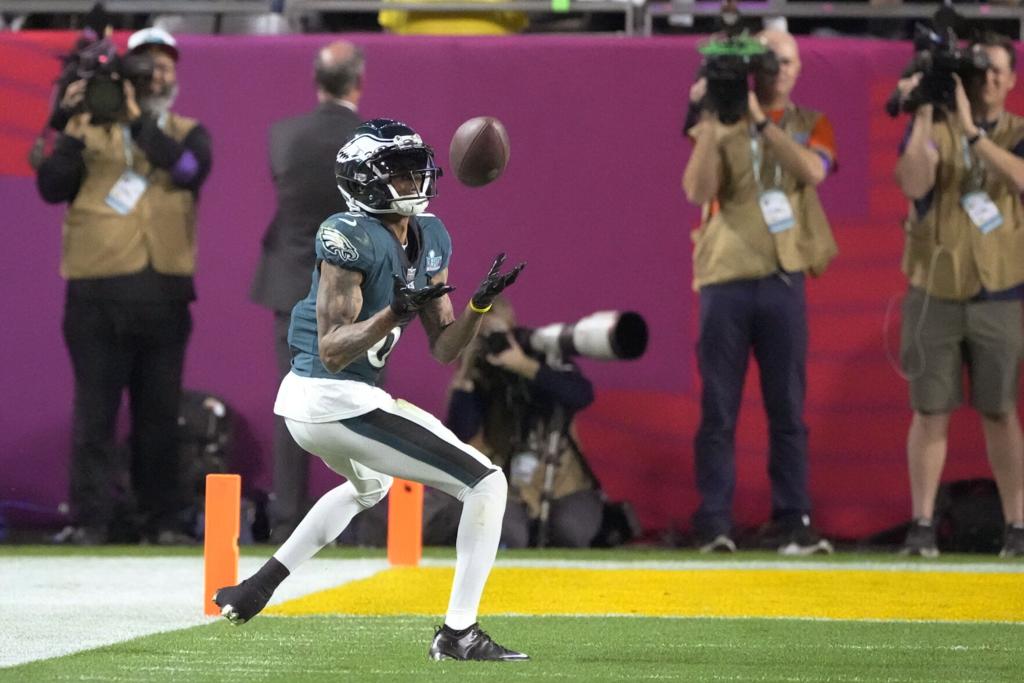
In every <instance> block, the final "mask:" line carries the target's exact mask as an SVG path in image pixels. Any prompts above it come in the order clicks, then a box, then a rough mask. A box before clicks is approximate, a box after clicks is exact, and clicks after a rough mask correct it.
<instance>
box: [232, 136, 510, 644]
mask: <svg viewBox="0 0 1024 683" xmlns="http://www.w3.org/2000/svg"><path fill="white" fill-rule="evenodd" d="M335 174H336V176H337V181H338V188H339V189H340V190H341V193H342V195H344V197H345V199H346V201H347V202H348V205H349V209H350V211H348V212H347V213H340V214H336V215H334V216H331V217H330V218H328V219H327V220H326V221H324V222H323V224H322V225H321V226H320V229H319V231H318V232H317V236H316V265H315V266H314V269H313V283H312V287H310V290H309V294H308V295H307V296H306V298H305V299H303V300H302V301H300V302H299V303H298V304H296V305H295V308H294V309H293V310H292V320H291V328H290V330H289V334H288V342H289V346H290V347H291V351H292V368H291V372H289V373H288V375H287V376H286V377H285V378H284V379H283V380H282V382H281V388H280V390H279V392H278V395H277V402H276V404H275V406H274V412H276V413H277V414H278V415H281V416H283V417H284V418H285V422H286V424H287V425H288V430H289V431H290V432H291V434H292V437H294V439H295V440H296V442H297V443H298V444H299V445H300V446H302V448H304V449H305V450H307V451H309V452H310V453H313V454H315V455H317V456H319V457H320V458H321V459H322V460H323V461H324V462H325V463H326V464H327V465H328V466H329V467H330V468H331V469H333V470H334V471H335V472H337V473H338V474H341V475H342V476H344V477H345V478H346V479H347V480H348V481H346V482H345V483H344V484H342V485H341V486H339V487H337V488H335V489H333V490H331V491H328V492H327V493H326V494H325V495H324V496H323V497H322V498H321V499H320V500H319V501H317V503H316V504H315V505H314V506H313V508H312V509H311V510H310V511H309V513H308V514H307V515H306V517H305V518H304V519H303V520H302V522H301V523H300V524H299V525H298V527H296V529H295V532H294V533H293V534H292V535H291V536H290V537H289V538H288V540H287V541H285V543H284V545H282V546H281V547H280V549H279V550H278V551H277V552H276V553H274V556H273V557H272V558H270V560H268V561H267V563H266V564H264V565H263V567H262V568H261V569H260V570H259V571H258V572H256V574H254V575H253V576H251V577H249V578H248V579H246V580H245V581H243V582H242V583H240V584H238V585H236V586H229V587H226V588H222V589H220V590H219V591H218V592H217V593H216V594H215V595H214V597H213V600H214V602H215V603H216V604H217V605H218V606H219V607H220V608H221V613H222V614H223V615H224V616H225V617H227V618H228V619H229V620H230V621H231V622H233V623H235V624H242V623H245V622H246V621H248V620H249V619H251V618H253V617H254V616H255V615H256V614H258V613H259V612H260V610H262V609H263V607H264V606H266V604H267V601H268V600H269V599H270V596H271V594H272V593H273V592H274V589H275V588H276V587H277V586H278V585H279V584H280V583H281V581H282V580H284V578H285V577H287V576H288V574H289V573H290V572H292V571H294V570H295V568H296V567H297V566H298V565H299V564H301V563H302V562H303V561H305V560H307V559H309V558H310V557H312V556H313V555H314V554H315V553H316V552H317V551H318V550H320V548H322V547H323V546H325V545H326V544H328V543H330V542H331V541H332V540H334V539H335V538H336V537H337V536H338V534H340V533H341V532H342V531H343V530H344V529H345V527H346V526H347V525H348V523H349V522H350V521H351V520H352V518H353V517H354V516H355V515H356V514H358V513H359V512H360V511H362V510H365V509H367V508H370V507H372V506H373V505H375V504H377V503H378V502H379V501H380V500H381V499H382V498H384V496H385V495H386V494H387V492H388V489H389V488H390V487H391V482H392V477H401V478H402V479H407V480H412V481H418V482H422V483H424V484H427V485H429V486H433V487H435V488H437V489H440V490H442V491H445V492H446V493H448V494H450V495H452V496H455V497H456V498H458V499H459V500H460V501H462V503H463V509H462V518H461V522H460V524H459V532H458V540H457V542H456V564H455V579H454V582H453V585H452V592H451V597H450V600H449V603H448V611H447V614H446V615H445V622H444V626H442V627H441V628H439V629H437V631H436V633H435V635H434V639H433V641H432V642H431V645H430V648H429V655H430V657H431V658H432V659H435V660H438V659H460V660H523V659H528V657H527V656H526V655H525V654H522V653H520V652H514V651H512V650H509V649H506V648H504V647H502V646H501V645H498V644H497V643H495V642H494V641H493V640H492V639H491V638H490V636H488V635H487V634H486V633H484V632H483V631H482V630H481V629H480V627H479V625H478V624H477V621H476V616H477V609H478V607H479V604H480V597H481V595H482V593H483V589H484V584H485V582H486V581H487V576H488V574H489V573H490V570H491V566H492V565H493V564H494V557H495V554H496V553H497V548H498V538H499V536H500V533H501V520H502V516H503V514H504V511H505V496H506V491H507V483H506V480H505V476H504V474H503V473H502V471H501V469H500V468H498V467H495V466H494V465H492V464H491V462H490V461H489V460H488V459H487V458H486V457H485V456H484V455H483V454H481V453H480V452H479V451H477V450H476V449H475V448H473V447H472V446H469V445H467V444H465V443H462V442H461V441H460V440H459V439H458V438H457V437H456V436H455V435H454V434H453V433H452V432H450V431H449V430H448V429H447V428H446V427H444V425H442V424H441V422H440V421H439V420H437V419H436V418H434V417H433V416H432V415H429V414H428V413H426V412H424V411H423V410H420V409H419V408H417V407H415V406H414V405H412V404H410V403H407V402H405V401H402V400H396V399H394V398H392V397H391V396H390V395H389V394H388V393H387V392H385V391H384V390H383V389H381V388H379V387H378V386H377V381H378V378H379V376H380V373H381V371H382V370H383V369H384V366H385V365H386V364H387V360H388V356H389V355H390V354H391V352H392V351H393V350H394V348H395V345H396V344H397V343H398V342H399V340H400V339H401V337H402V331H403V329H405V326H406V325H408V324H409V322H410V321H411V320H412V319H413V318H415V317H419V319H420V320H421V321H422V323H423V326H424V328H425V330H426V333H427V337H428V338H429V340H430V349H431V352H432V354H433V356H434V357H435V358H437V359H438V360H440V361H441V362H444V363H450V362H452V361H453V360H455V359H456V358H457V357H458V356H459V354H460V352H461V351H462V349H463V348H464V347H465V346H466V344H468V343H469V341H470V340H471V339H472V338H473V336H474V335H475V334H476V333H477V330H478V328H479V327H480V320H481V317H482V316H483V315H485V314H486V313H487V312H488V311H489V310H490V308H491V303H492V301H493V300H494V298H495V297H496V296H497V295H498V293H499V292H501V291H502V290H503V289H505V288H506V287H507V286H509V285H510V284H512V283H513V282H515V280H516V277H517V276H518V275H519V272H520V271H521V270H522V269H523V266H524V265H525V264H523V263H520V264H519V265H517V266H516V267H515V268H512V269H511V270H509V271H508V272H505V273H502V272H500V270H501V265H502V263H503V261H504V259H505V255H504V254H499V255H498V257H497V258H496V259H495V261H494V264H493V265H492V266H491V269H490V271H489V272H488V273H487V276H486V277H485V278H484V280H483V282H482V283H481V284H480V286H479V288H478V289H477V290H476V292H475V293H474V294H473V296H472V298H471V299H470V301H469V303H468V304H467V305H466V308H465V309H464V310H463V311H462V312H461V314H460V315H459V316H458V317H456V316H455V314H454V311H453V308H452V303H451V300H450V299H449V297H448V294H449V292H451V291H452V287H450V286H448V284H447V281H448V260H449V257H450V255H451V239H450V237H449V236H448V231H447V230H445V227H444V224H442V223H441V221H440V220H439V219H438V218H437V217H436V216H433V215H431V214H428V213H424V209H426V207H427V203H428V201H429V200H430V198H431V197H433V196H435V194H436V187H437V178H438V177H439V176H440V175H441V169H439V168H437V167H436V166H435V165H434V154H433V150H431V148H430V147H428V146H427V145H425V144H423V140H422V139H421V138H420V136H419V135H418V134H417V133H416V132H414V131H413V130H412V129H411V128H409V127H408V126H406V125H405V124H402V123H399V122H396V121H392V120H389V119H375V120H373V121H369V122H367V123H364V124H362V125H361V126H359V127H358V128H356V130H355V131H354V133H353V136H352V137H351V138H350V139H349V141H348V142H346V143H345V145H344V146H343V147H342V148H341V150H340V151H339V152H338V156H337V161H336V164H335Z"/></svg>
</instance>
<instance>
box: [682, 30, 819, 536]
mask: <svg viewBox="0 0 1024 683" xmlns="http://www.w3.org/2000/svg"><path fill="white" fill-rule="evenodd" d="M760 38H761V41H762V42H763V44H764V46H765V47H767V48H768V49H769V50H770V51H771V52H772V53H773V54H774V60H766V59H764V58H763V57H762V58H761V59H760V62H761V63H764V64H768V63H771V62H777V64H778V68H777V70H775V71H774V73H773V72H772V71H771V70H767V69H764V70H762V69H757V70H755V71H754V86H755V87H754V90H753V91H752V92H749V93H747V95H746V100H747V101H746V106H745V107H743V106H742V104H743V103H742V102H741V103H740V105H741V113H740V114H739V115H738V120H734V119H733V118H732V117H731V116H728V117H726V116H723V115H721V114H716V113H715V112H712V111H710V110H709V109H708V108H707V107H704V108H703V110H702V111H701V113H700V119H699V122H698V123H697V124H696V125H695V126H694V127H692V128H691V129H689V131H688V132H689V135H690V136H691V137H692V138H693V140H694V141H695V144H694V148H693V152H692V153H691V155H690V159H689V161H688V162H687V165H686V170H685V172H684V174H683V183H682V184H683V190H684V191H685V193H686V197H687V199H689V200H690V201H691V202H693V203H694V204H699V205H701V206H702V223H701V226H700V227H699V228H698V229H697V230H696V231H695V232H694V234H693V240H694V243H695V246H694V254H693V269H694V288H695V289H696V290H697V291H698V292H699V296H700V332H699V339H698V343H697V360H698V366H699V369H700V374H701V378H702V380H703V388H702V396H701V422H700V427H699V429H698V432H697V435H696V438H695V441H694V455H695V464H696V475H697V487H698V489H699V492H700V496H701V503H700V506H699V508H698V510H697V512H696V514H695V515H694V530H695V532H696V535H697V538H698V542H699V545H700V547H701V550H702V551H704V552H711V551H719V552H733V551H735V550H736V544H735V541H734V539H733V530H732V497H733V491H734V488H735V474H736V471H735V462H734V461H735V429H736V420H737V417H738V414H739V408H740V399H741V396H742V393H743V381H744V378H745V376H746V370H747V362H748V357H749V354H750V352H751V350H753V353H754V357H755V358H756V359H757V362H758V366H759V368H760V373H761V391H762V394H763V397H764V405H765V411H766V413H767V417H768V424H769V435H770V450H769V465H768V472H769V476H770V478H771V485H772V523H771V525H769V529H768V532H769V533H768V534H767V537H766V539H765V541H764V542H765V543H766V544H770V545H772V546H775V547H777V548H778V550H779V552H782V553H784V554H801V555H803V554H810V553H828V552H831V551H832V547H831V545H830V544H829V543H828V541H826V540H824V539H822V538H821V537H820V536H819V535H818V534H817V532H816V531H815V530H814V528H813V527H812V526H811V523H810V509H811V500H810V496H809V494H808V490H807V428H806V426H805V424H804V419H803V409H804V393H805V385H806V357H807V318H806V302H805V295H804V274H805V273H810V274H812V275H820V274H821V273H822V272H823V271H824V270H825V267H826V266H827V265H828V263H829V261H830V260H831V259H832V257H833V256H834V255H835V254H836V251H837V248H836V244H835V241H834V239H833V238H832V233H831V228H830V227H829V223H828V220H827V219H826V217H825V213H824V211H823V210H822V207H821V203H820V202H819V200H818V194H817V191H816V189H815V187H816V186H817V185H818V184H819V183H820V182H822V181H823V180H824V179H825V178H826V177H827V176H828V175H829V174H830V173H831V172H832V171H834V170H835V168H836V161H835V142H834V135H833V132H832V126H831V124H830V123H829V122H828V119H826V118H825V116H824V115H822V114H820V113H818V112H815V111H811V110H809V109H804V108H803V107H799V106H797V105H796V104H794V103H793V102H792V100H791V99H790V93H791V92H792V90H793V87H794V86H795V85H796V81H797V77H798V76H799V73H800V56H799V52H798V50H797V44H796V41H795V40H794V39H793V37H792V36H790V35H789V34H788V33H784V32H781V31H777V30H768V31H764V32H763V33H761V34H760ZM744 50H745V51H746V52H750V50H749V48H748V47H744ZM727 56H728V57H734V56H736V55H727ZM739 56H743V55H739ZM709 59H710V58H709ZM716 67H717V65H716V64H715V63H711V64H709V71H710V72H715V71H716V70H717V68H716ZM739 76H740V77H741V78H740V79H739V81H738V85H739V92H740V93H741V94H742V93H743V92H744V91H745V90H746V78H747V76H746V74H739ZM724 90H725V92H727V93H728V92H735V91H736V88H735V87H732V88H726V89H724ZM705 91H707V94H708V95H711V94H712V91H711V89H710V88H709V87H708V84H707V82H706V81H704V79H703V78H702V79H701V80H699V81H698V82H697V83H696V84H695V85H694V86H693V88H692V89H691V93H690V95H691V102H693V101H695V100H699V99H701V98H702V97H703V96H704V94H705ZM726 104H728V103H726ZM715 108H716V109H717V110H718V111H719V112H723V111H730V112H732V111H735V110H736V107H735V106H727V107H723V106H718V107H715Z"/></svg>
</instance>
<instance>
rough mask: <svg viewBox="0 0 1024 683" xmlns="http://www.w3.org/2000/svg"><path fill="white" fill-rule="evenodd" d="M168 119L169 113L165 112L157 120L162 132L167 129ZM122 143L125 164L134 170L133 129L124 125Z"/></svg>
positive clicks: (122, 127) (122, 126) (122, 125)
mask: <svg viewBox="0 0 1024 683" xmlns="http://www.w3.org/2000/svg"><path fill="white" fill-rule="evenodd" d="M167 118H168V116H167V112H164V113H162V114H160V118H159V119H157V121H156V125H157V127H159V128H160V130H164V128H165V127H166V125H167ZM121 142H122V143H123V144H124V163H125V165H126V166H127V167H128V168H132V162H133V161H134V160H135V155H134V154H132V129H131V128H129V127H128V125H127V124H124V123H122V124H121Z"/></svg>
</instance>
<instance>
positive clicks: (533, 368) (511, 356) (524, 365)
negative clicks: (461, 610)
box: [484, 333, 540, 380]
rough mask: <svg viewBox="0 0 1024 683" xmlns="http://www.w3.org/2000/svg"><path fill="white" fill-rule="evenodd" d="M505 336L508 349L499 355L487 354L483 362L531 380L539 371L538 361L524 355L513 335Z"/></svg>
mask: <svg viewBox="0 0 1024 683" xmlns="http://www.w3.org/2000/svg"><path fill="white" fill-rule="evenodd" d="M506 336H507V337H508V343H509V346H508V348H507V349H505V350H504V351H502V352H501V353H493V354H487V355H486V356H485V357H484V358H485V360H486V361H487V362H488V363H490V364H491V365H493V366H495V367H498V368H501V369H502V370H508V371H509V372H513V373H515V374H517V375H519V376H520V377H525V378H526V379H530V380H532V379H533V378H534V377H536V376H537V372H539V371H540V361H538V360H537V359H536V358H531V357H530V356H528V355H526V352H525V351H523V347H521V346H520V345H519V344H518V343H517V342H516V339H515V336H514V335H512V334H511V333H506Z"/></svg>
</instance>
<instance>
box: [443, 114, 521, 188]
mask: <svg viewBox="0 0 1024 683" xmlns="http://www.w3.org/2000/svg"><path fill="white" fill-rule="evenodd" d="M508 154H509V146H508V132H507V131H506V130H505V126H503V125H502V123H501V121H499V120H498V119H496V118H494V117H493V116H477V117H475V118H472V119H469V120H468V121H466V122H465V123H463V124H462V125H461V126H459V128H458V130H456V131H455V135H453V136H452V143H451V146H450V147H449V148H448V161H449V162H450V163H451V169H452V172H453V173H455V177H456V178H458V179H459V182H461V183H462V184H463V185H468V186H469V187H481V186H483V185H486V184H487V183H490V182H493V181H495V180H497V179H498V177H499V176H501V173H502V171H504V170H505V166H506V165H507V164H508Z"/></svg>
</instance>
